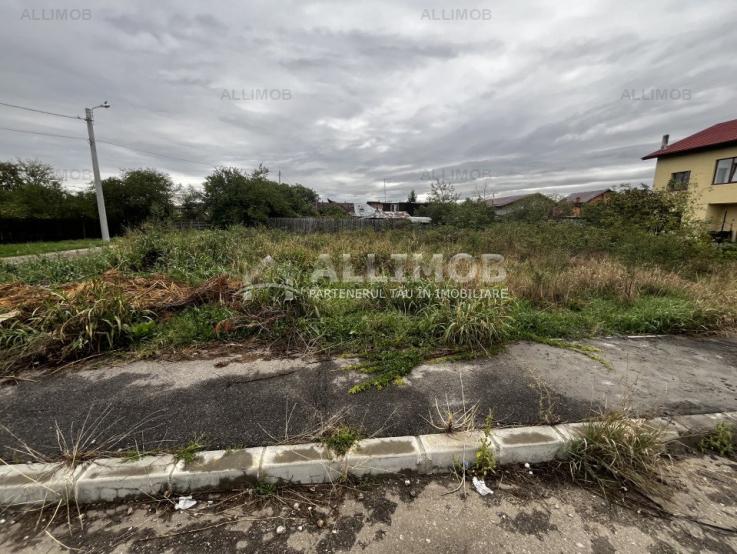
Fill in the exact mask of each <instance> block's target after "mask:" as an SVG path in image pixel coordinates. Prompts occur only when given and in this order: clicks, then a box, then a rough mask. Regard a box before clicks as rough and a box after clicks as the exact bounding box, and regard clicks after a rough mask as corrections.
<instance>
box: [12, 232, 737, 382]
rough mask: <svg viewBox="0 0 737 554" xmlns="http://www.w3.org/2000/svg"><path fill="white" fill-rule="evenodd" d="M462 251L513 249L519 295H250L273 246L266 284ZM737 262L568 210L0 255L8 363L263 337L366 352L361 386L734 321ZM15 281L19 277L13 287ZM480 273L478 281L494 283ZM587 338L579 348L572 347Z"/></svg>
mask: <svg viewBox="0 0 737 554" xmlns="http://www.w3.org/2000/svg"><path fill="white" fill-rule="evenodd" d="M460 252H466V253H470V254H471V255H474V256H479V255H480V254H484V253H498V254H502V255H503V256H505V258H506V262H505V268H506V271H507V280H506V282H505V283H502V284H501V286H506V287H508V289H509V292H510V296H511V299H509V300H506V301H502V300H500V299H472V298H469V299H463V298H448V297H443V296H442V295H438V294H436V292H437V291H439V290H441V289H443V288H444V287H446V286H450V287H453V288H455V287H457V285H455V284H453V283H446V282H435V281H434V280H432V279H429V278H426V277H421V278H418V279H415V280H414V281H412V282H407V283H405V290H416V289H420V288H422V289H424V290H426V291H429V293H430V294H427V295H426V296H423V297H419V296H417V295H404V296H403V295H398V296H393V295H392V294H390V293H391V289H392V288H398V287H399V285H396V286H395V285H392V284H390V283H370V284H369V283H339V284H334V285H331V286H332V288H334V289H336V290H337V289H354V288H364V287H366V288H368V289H370V290H371V291H373V292H375V293H376V294H375V295H372V296H369V297H362V298H356V297H351V298H331V297H321V298H314V297H309V296H307V295H304V294H296V295H294V297H293V298H287V297H286V296H285V294H284V290H283V289H280V288H267V289H255V290H253V291H252V294H251V295H250V296H248V297H244V296H243V294H241V293H240V292H239V289H240V288H241V287H242V286H243V276H244V274H246V273H247V272H248V271H250V270H252V269H253V268H255V267H256V266H257V265H258V264H259V262H260V261H261V260H262V259H263V258H264V257H266V256H271V258H273V260H274V264H273V266H272V267H270V268H268V269H267V270H264V275H263V276H262V277H263V279H262V281H264V282H265V281H268V282H273V283H279V284H281V285H284V286H289V287H296V288H300V287H307V286H309V285H310V284H311V281H310V276H311V273H312V271H313V269H314V267H315V264H316V261H317V260H318V257H319V256H320V255H327V256H329V257H330V259H331V260H333V262H334V264H335V266H336V268H338V271H340V268H341V259H342V256H343V255H344V254H346V253H348V254H350V255H351V257H352V259H353V260H354V266H355V267H356V268H357V271H362V270H363V269H364V268H362V267H360V266H361V265H362V264H364V263H365V260H366V259H367V256H368V255H369V254H373V255H374V256H375V266H376V270H377V272H380V273H383V274H385V275H391V274H392V273H393V269H394V267H393V261H392V254H394V253H405V254H409V255H410V257H411V256H412V254H414V253H425V254H427V255H428V258H429V255H430V254H433V253H439V254H442V255H443V256H444V259H446V260H447V259H449V258H450V257H451V256H452V255H455V254H457V253H460ZM736 267H737V262H735V260H733V259H732V257H730V256H728V255H727V253H725V251H723V250H719V249H716V248H714V247H713V246H712V245H710V244H708V243H706V242H704V241H702V240H701V239H699V238H695V237H692V236H687V235H683V234H675V235H650V234H646V233H643V232H638V231H634V230H629V229H628V230H621V229H602V228H598V227H587V226H584V225H568V224H565V223H546V222H544V223H540V224H522V223H498V224H493V225H491V226H489V227H488V228H486V229H483V230H468V229H463V230H454V229H449V228H409V229H396V230H388V231H385V232H374V231H358V232H343V233H332V234H323V233H316V234H309V235H295V234H288V233H285V232H281V231H273V230H263V229H246V228H238V227H236V228H232V229H228V230H207V231H172V230H167V229H161V228H146V229H142V230H140V231H136V232H133V233H131V234H130V235H128V236H127V237H124V238H121V239H118V240H116V241H114V243H113V244H112V246H111V248H109V249H105V250H103V251H101V252H97V253H93V254H91V255H89V256H85V257H84V258H79V259H75V260H65V259H61V260H46V259H43V260H33V261H30V262H28V263H23V264H19V265H10V264H3V263H2V261H0V319H2V321H0V360H3V362H2V364H3V365H2V367H1V368H0V375H1V374H4V375H13V374H15V373H16V372H17V371H19V370H20V369H22V368H25V367H28V366H29V365H33V364H38V365H41V366H44V365H45V366H54V367H55V366H59V365H60V364H66V363H69V362H71V361H74V360H77V359H83V358H87V357H90V356H99V355H100V354H102V353H104V352H108V351H116V352H131V353H132V354H133V355H137V356H153V355H158V354H159V353H161V352H166V351H172V352H173V351H180V350H182V349H184V348H187V347H188V346H191V345H201V344H203V343H208V342H214V341H223V340H227V341H232V340H246V339H247V340H249V341H254V342H256V343H260V344H262V345H265V346H270V347H272V348H274V349H278V350H282V351H291V352H295V351H299V352H304V351H314V352H320V353H328V354H349V355H357V356H359V357H361V358H362V361H361V362H360V363H359V364H358V365H356V366H354V369H356V370H359V371H361V372H363V373H364V374H365V379H364V380H363V381H362V382H360V383H358V384H357V385H355V386H354V387H353V389H351V392H361V391H364V390H367V389H369V388H383V387H386V386H389V385H392V384H394V383H401V382H402V380H403V378H404V377H405V376H407V375H408V374H409V372H411V370H412V368H413V367H415V366H416V365H417V364H419V363H421V362H422V361H423V360H427V359H428V358H433V357H441V356H442V357H454V356H465V355H484V354H486V353H490V352H494V351H496V350H498V349H499V348H500V347H502V346H503V345H504V344H505V343H507V342H509V341H512V340H520V339H527V340H536V341H540V342H546V343H548V344H555V345H556V346H562V347H565V348H571V349H573V350H576V351H577V352H580V353H583V354H585V355H587V356H589V357H591V358H593V359H597V360H598V361H602V362H603V363H605V360H603V359H600V358H599V356H598V354H597V353H596V352H593V351H591V350H590V349H589V348H588V347H585V346H583V345H580V343H576V342H574V341H578V340H580V339H583V338H587V337H595V336H601V335H605V334H638V333H681V332H700V331H706V330H711V329H724V328H733V327H734V324H735V322H736V321H737V282H736V281H735V280H734V278H733V277H732V276H733V275H734V273H735V268H736ZM3 283H5V284H3ZM482 285H483V284H482V283H479V282H476V281H474V282H471V283H468V284H467V285H466V286H467V287H468V288H470V289H474V288H478V287H481V286H482ZM572 345H573V346H572Z"/></svg>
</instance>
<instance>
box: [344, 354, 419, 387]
mask: <svg viewBox="0 0 737 554" xmlns="http://www.w3.org/2000/svg"><path fill="white" fill-rule="evenodd" d="M424 355H425V352H423V351H421V350H417V349H412V348H410V349H407V350H400V351H394V352H392V351H380V352H372V353H371V354H369V355H368V356H367V360H366V361H365V362H361V363H358V364H354V365H352V366H349V367H347V368H346V369H348V370H353V371H360V372H361V373H365V374H367V375H369V377H368V378H367V379H365V380H364V381H362V382H360V383H358V384H357V385H354V386H353V387H351V389H350V391H349V392H350V393H351V394H356V393H358V392H362V391H365V390H368V389H370V388H372V387H374V388H376V389H378V390H381V389H383V388H384V387H386V386H388V385H390V384H395V385H398V384H402V382H403V379H404V377H405V376H406V375H408V374H409V373H410V372H411V371H412V369H413V368H414V367H415V366H417V365H419V364H420V362H421V361H422V359H423V357H424Z"/></svg>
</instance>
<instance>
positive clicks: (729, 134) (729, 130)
mask: <svg viewBox="0 0 737 554" xmlns="http://www.w3.org/2000/svg"><path fill="white" fill-rule="evenodd" d="M729 143H737V119H733V120H732V121H725V122H724V123H717V124H716V125H713V126H711V127H709V128H708V129H704V130H703V131H699V132H698V133H696V134H693V135H691V136H690V137H686V138H685V139H682V140H679V141H677V142H674V143H673V144H670V145H668V146H666V147H665V148H663V149H661V150H656V151H655V152H652V153H651V154H648V155H647V156H645V157H644V158H642V159H643V160H649V159H651V158H661V157H663V156H670V155H673V154H683V153H685V152H690V151H692V150H703V149H706V148H709V147H713V146H718V145H726V144H729Z"/></svg>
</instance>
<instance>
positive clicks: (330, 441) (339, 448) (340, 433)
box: [322, 425, 361, 456]
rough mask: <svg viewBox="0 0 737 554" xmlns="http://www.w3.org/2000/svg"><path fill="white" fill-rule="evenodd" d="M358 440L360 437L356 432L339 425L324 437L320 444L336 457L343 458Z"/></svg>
mask: <svg viewBox="0 0 737 554" xmlns="http://www.w3.org/2000/svg"><path fill="white" fill-rule="evenodd" d="M360 438H361V435H360V434H359V433H358V431H356V430H355V429H353V428H351V427H348V426H347V425H341V426H340V427H338V428H337V429H333V430H332V431H331V432H330V433H329V434H328V435H326V436H324V437H323V438H322V443H323V444H324V445H325V446H327V447H328V448H329V449H330V451H331V452H333V453H334V454H335V455H336V456H345V455H346V454H347V453H348V451H349V450H350V449H351V446H353V444H354V443H355V442H356V441H357V440H359V439H360Z"/></svg>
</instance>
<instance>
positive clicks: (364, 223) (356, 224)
mask: <svg viewBox="0 0 737 554" xmlns="http://www.w3.org/2000/svg"><path fill="white" fill-rule="evenodd" d="M407 225H411V223H410V222H409V221H408V220H406V219H364V218H360V217H344V218H328V217H273V218H270V219H269V220H268V222H267V226H268V227H271V228H273V229H283V230H284V231H290V232H293V233H333V232H337V231H356V230H362V229H373V230H374V231H383V230H385V229H395V228H397V227H404V226H407Z"/></svg>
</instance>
